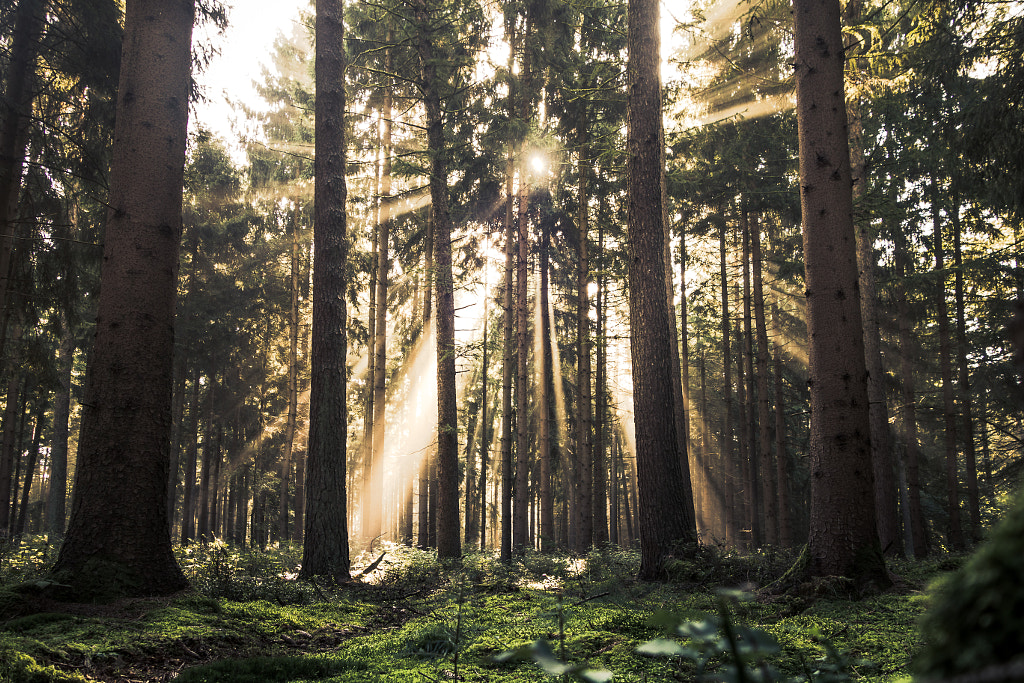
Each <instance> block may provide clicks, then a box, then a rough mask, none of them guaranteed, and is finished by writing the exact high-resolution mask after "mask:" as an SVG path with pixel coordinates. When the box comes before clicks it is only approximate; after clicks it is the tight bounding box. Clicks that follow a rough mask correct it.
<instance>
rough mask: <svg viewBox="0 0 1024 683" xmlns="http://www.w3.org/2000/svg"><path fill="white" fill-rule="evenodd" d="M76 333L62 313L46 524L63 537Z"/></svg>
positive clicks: (53, 535) (49, 530)
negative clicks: (57, 387) (58, 386)
mask: <svg viewBox="0 0 1024 683" xmlns="http://www.w3.org/2000/svg"><path fill="white" fill-rule="evenodd" d="M74 357H75V337H74V334H73V333H72V330H71V326H70V324H69V322H68V317H67V314H63V315H61V338H60V348H59V350H58V351H57V373H58V375H57V377H58V380H57V381H58V382H59V383H60V388H59V389H58V390H57V394H56V396H54V405H53V438H52V440H51V442H50V477H49V490H48V491H47V497H46V527H47V533H48V534H49V536H50V539H51V540H56V539H58V538H63V537H64V524H65V520H66V518H67V496H68V437H69V435H70V428H69V422H70V417H71V370H72V368H73V366H74Z"/></svg>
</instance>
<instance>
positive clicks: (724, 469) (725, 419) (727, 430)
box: [718, 218, 737, 544]
mask: <svg viewBox="0 0 1024 683" xmlns="http://www.w3.org/2000/svg"><path fill="white" fill-rule="evenodd" d="M725 234H726V225H725V221H724V220H723V219H721V218H719V221H718V254H719V259H718V263H719V281H720V283H721V290H722V398H723V400H724V401H725V411H724V412H723V414H722V420H721V428H720V429H719V432H718V461H719V463H720V464H721V466H720V467H719V468H718V470H719V471H718V485H719V486H720V487H721V489H722V496H721V498H722V506H721V507H722V514H721V516H720V519H721V526H722V529H721V532H722V538H723V540H724V541H725V542H726V543H731V544H734V543H736V540H737V538H736V478H735V476H734V471H735V467H734V464H733V448H732V442H733V439H732V425H733V420H732V353H731V345H730V341H731V337H732V329H731V326H730V325H729V319H730V318H729V272H728V261H727V260H726V240H725Z"/></svg>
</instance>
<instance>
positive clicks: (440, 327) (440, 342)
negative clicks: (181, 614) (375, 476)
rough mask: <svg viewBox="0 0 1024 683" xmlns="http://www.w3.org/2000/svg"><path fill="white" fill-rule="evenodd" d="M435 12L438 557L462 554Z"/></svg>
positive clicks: (426, 92) (422, 50) (430, 132)
mask: <svg viewBox="0 0 1024 683" xmlns="http://www.w3.org/2000/svg"><path fill="white" fill-rule="evenodd" d="M432 10H433V7H429V6H428V3H427V0H417V3H416V19H417V23H418V24H419V30H418V46H417V47H418V52H419V58H420V78H421V81H422V87H423V104H424V108H425V109H426V112H427V149H428V150H429V155H430V202H431V216H432V222H433V226H434V250H435V254H434V259H435V267H436V269H437V272H436V277H435V281H436V283H437V323H436V329H437V480H438V500H437V556H438V559H445V558H457V557H460V556H461V555H462V544H461V539H460V536H461V534H460V533H459V528H460V527H459V439H458V437H459V426H458V422H457V418H458V406H457V404H456V395H455V289H454V284H455V283H454V280H453V278H452V243H451V232H452V223H451V215H450V214H449V211H448V166H447V156H448V149H447V145H446V143H445V139H444V122H443V120H442V118H441V97H440V91H439V83H438V75H437V63H436V62H435V60H434V36H433V30H434V29H432V28H429V26H430V19H431V14H432Z"/></svg>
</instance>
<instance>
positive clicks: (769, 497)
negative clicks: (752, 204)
mask: <svg viewBox="0 0 1024 683" xmlns="http://www.w3.org/2000/svg"><path fill="white" fill-rule="evenodd" d="M749 220H750V225H749V231H750V251H751V265H752V266H753V278H754V283H753V284H754V302H753V303H754V328H755V329H756V331H757V372H756V373H755V377H756V378H757V428H758V432H757V463H758V471H759V472H760V473H761V476H760V479H761V504H762V505H763V507H764V540H765V542H767V543H769V544H775V543H778V540H779V539H778V508H777V505H776V496H775V481H776V477H775V472H773V471H772V445H771V424H770V421H771V414H770V409H771V400H770V397H769V394H768V378H769V377H770V375H769V370H768V358H769V355H770V352H769V350H768V326H767V323H766V322H765V315H764V282H763V279H762V264H763V259H764V255H763V254H762V252H761V225H760V221H759V220H758V214H757V213H751V214H750V217H749Z"/></svg>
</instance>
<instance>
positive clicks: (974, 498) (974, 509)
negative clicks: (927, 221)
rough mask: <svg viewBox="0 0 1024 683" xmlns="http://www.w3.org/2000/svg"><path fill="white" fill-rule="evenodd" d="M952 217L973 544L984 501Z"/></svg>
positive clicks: (957, 230) (956, 224)
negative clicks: (979, 479)
mask: <svg viewBox="0 0 1024 683" xmlns="http://www.w3.org/2000/svg"><path fill="white" fill-rule="evenodd" d="M952 218H953V271H954V275H955V277H956V282H955V286H954V289H955V302H956V346H957V365H958V367H959V371H960V382H959V383H960V391H959V401H960V416H961V419H962V420H963V421H962V423H961V426H962V429H963V443H964V461H965V462H964V467H965V470H966V471H965V475H966V477H967V507H968V510H969V511H970V515H971V536H970V540H971V543H972V544H977V543H979V542H980V541H981V535H982V527H981V503H980V500H979V496H978V463H977V459H976V457H975V450H974V416H973V408H972V405H971V404H972V399H971V367H970V365H968V363H967V321H966V318H965V311H964V264H963V253H962V251H963V250H962V245H961V225H960V215H959V212H958V210H954V211H953V212H952Z"/></svg>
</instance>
